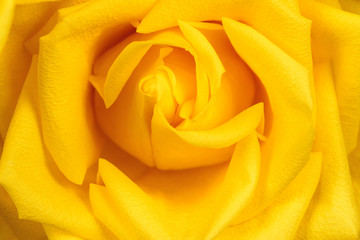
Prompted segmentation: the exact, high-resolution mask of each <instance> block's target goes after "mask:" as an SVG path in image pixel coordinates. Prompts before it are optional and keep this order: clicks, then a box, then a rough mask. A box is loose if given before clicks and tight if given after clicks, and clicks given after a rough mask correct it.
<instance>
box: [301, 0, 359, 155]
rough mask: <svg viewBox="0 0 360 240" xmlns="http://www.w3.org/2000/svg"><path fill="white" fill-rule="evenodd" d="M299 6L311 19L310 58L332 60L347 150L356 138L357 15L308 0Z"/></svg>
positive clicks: (357, 125)
mask: <svg viewBox="0 0 360 240" xmlns="http://www.w3.org/2000/svg"><path fill="white" fill-rule="evenodd" d="M359 5H360V4H359ZM300 6H301V11H302V13H303V14H304V16H306V17H308V18H309V19H311V20H312V21H313V25H312V26H313V30H312V35H313V41H314V43H313V49H314V50H313V51H314V58H315V59H320V61H321V60H327V61H329V60H330V61H331V62H332V64H333V66H332V68H333V71H334V81H335V90H336V96H337V102H338V107H339V114H340V120H341V127H342V131H343V134H344V140H345V145H346V150H347V153H350V152H351V151H353V150H354V148H355V147H356V145H357V143H358V141H359V140H358V132H359V127H360V81H359V79H360V57H359V56H360V31H359V29H360V16H358V15H355V14H351V13H347V12H344V11H341V10H339V9H335V8H332V7H329V6H326V5H324V4H321V3H318V2H315V1H311V0H304V1H300Z"/></svg>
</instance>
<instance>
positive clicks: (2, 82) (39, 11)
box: [0, 0, 56, 140]
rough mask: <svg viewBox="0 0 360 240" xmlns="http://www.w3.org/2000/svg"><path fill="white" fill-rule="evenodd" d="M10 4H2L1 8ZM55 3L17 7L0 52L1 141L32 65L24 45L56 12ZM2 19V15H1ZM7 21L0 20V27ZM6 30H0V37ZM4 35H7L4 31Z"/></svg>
mask: <svg viewBox="0 0 360 240" xmlns="http://www.w3.org/2000/svg"><path fill="white" fill-rule="evenodd" d="M11 2H12V1H11V0H10V1H8V0H4V1H1V4H9V3H11ZM55 7H56V5H55V4H54V3H43V4H37V5H27V6H17V7H16V10H15V13H14V20H13V23H12V28H11V30H10V33H9V37H8V41H7V43H6V45H5V46H4V50H3V51H2V52H0V99H1V101H0V136H1V138H2V140H4V139H5V135H6V132H7V129H8V126H9V124H10V120H11V117H12V115H13V112H14V109H15V105H16V102H17V99H18V97H19V95H20V91H21V88H22V85H23V82H24V80H25V78H26V75H27V72H28V70H29V67H30V63H31V55H30V54H29V52H27V51H26V49H25V48H24V41H25V40H26V39H28V38H29V37H30V36H31V35H32V34H33V33H35V32H36V31H37V30H38V28H39V26H41V25H43V24H44V23H45V21H46V19H48V18H49V17H50V16H51V14H52V12H53V11H54V10H55ZM0 16H2V14H0ZM5 22H6V21H3V20H0V24H3V23H5ZM5 29H6V28H5V27H1V31H0V32H1V33H3V32H4V30H5ZM5 32H6V31H5Z"/></svg>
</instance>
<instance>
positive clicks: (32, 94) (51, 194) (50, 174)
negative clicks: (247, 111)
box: [0, 57, 111, 239]
mask: <svg viewBox="0 0 360 240" xmlns="http://www.w3.org/2000/svg"><path fill="white" fill-rule="evenodd" d="M36 66H37V61H36V57H35V58H34V60H33V64H32V67H31V69H30V72H29V75H28V78H27V80H26V83H25V86H24V89H23V91H22V94H21V96H20V99H19V101H18V104H17V107H16V110H15V113H14V117H13V119H12V123H11V125H10V128H9V131H8V134H7V136H6V142H5V144H4V149H3V153H2V157H1V161H0V184H1V185H3V186H4V188H5V189H6V191H7V192H8V193H9V195H10V196H11V198H12V199H13V201H14V203H15V205H16V207H17V209H18V212H19V218H21V219H29V220H34V221H37V222H41V223H45V224H49V225H53V226H56V227H58V228H60V229H64V230H65V231H68V232H69V233H71V234H75V235H78V236H82V237H84V238H87V239H102V238H106V237H111V235H106V234H105V230H104V229H103V228H102V227H101V226H100V224H99V223H98V222H97V221H96V220H95V219H94V217H93V215H92V213H91V212H90V210H89V208H88V202H87V201H86V199H87V188H86V186H84V187H83V188H80V187H78V186H76V185H74V184H73V183H71V182H69V181H68V180H67V179H65V178H64V176H63V175H62V174H61V173H60V172H59V171H58V169H57V167H56V166H55V165H54V163H53V161H52V158H51V156H50V154H49V153H48V152H47V151H46V147H45V146H44V144H43V141H42V135H41V127H40V119H39V115H38V114H39V111H38V108H39V103H38V94H37V81H36V80H37V78H36Z"/></svg>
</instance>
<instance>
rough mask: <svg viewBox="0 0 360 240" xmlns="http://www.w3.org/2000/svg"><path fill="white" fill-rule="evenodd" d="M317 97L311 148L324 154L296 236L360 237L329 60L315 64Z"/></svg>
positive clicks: (309, 238)
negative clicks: (318, 178) (320, 170)
mask: <svg viewBox="0 0 360 240" xmlns="http://www.w3.org/2000/svg"><path fill="white" fill-rule="evenodd" d="M314 66H315V67H314V79H315V84H316V85H315V89H316V99H317V101H316V102H317V109H318V111H317V115H316V119H317V120H316V140H315V143H314V150H315V151H321V152H322V154H323V167H322V172H321V177H320V182H319V186H318V188H317V190H316V193H315V195H314V197H313V199H312V202H311V204H310V207H309V209H308V211H307V213H306V216H305V217H304V219H303V223H302V225H301V228H300V230H299V239H307V240H312V239H316V240H326V239H349V240H351V239H354V240H355V239H359V237H360V235H359V234H360V216H359V209H358V207H357V205H356V202H355V198H354V192H353V187H352V183H351V177H350V172H349V166H348V161H347V154H346V149H345V145H344V139H343V135H342V131H341V124H340V120H339V115H338V114H339V112H338V105H337V101H336V94H335V88H334V82H333V75H332V69H331V65H330V63H329V62H321V63H317V64H315V65H314Z"/></svg>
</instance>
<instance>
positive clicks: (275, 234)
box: [218, 153, 321, 240]
mask: <svg viewBox="0 0 360 240" xmlns="http://www.w3.org/2000/svg"><path fill="white" fill-rule="evenodd" d="M320 173H321V154H320V153H316V154H312V155H311V158H310V160H309V162H308V163H307V164H306V166H305V167H304V168H303V169H302V170H301V172H300V173H299V175H298V176H296V178H295V179H294V181H293V182H292V183H291V184H290V185H289V186H288V187H287V188H286V189H285V191H284V192H283V193H281V194H280V195H279V197H278V198H277V199H276V200H275V201H274V202H273V203H272V204H271V206H269V207H268V208H267V209H265V210H264V211H263V212H262V213H260V214H259V215H257V216H256V217H254V218H252V219H250V220H249V221H246V222H244V223H241V224H239V225H235V226H230V227H228V228H226V229H225V230H224V231H223V232H222V233H221V234H220V235H219V237H218V239H219V240H220V239H239V240H240V239H244V240H248V239H251V240H262V239H281V240H292V239H294V237H295V235H296V232H297V229H298V227H299V225H300V223H301V219H302V218H303V216H304V214H305V212H306V209H307V207H308V204H309V202H310V200H311V198H312V196H313V193H314V192H315V189H316V186H317V184H318V181H319V177H320Z"/></svg>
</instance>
